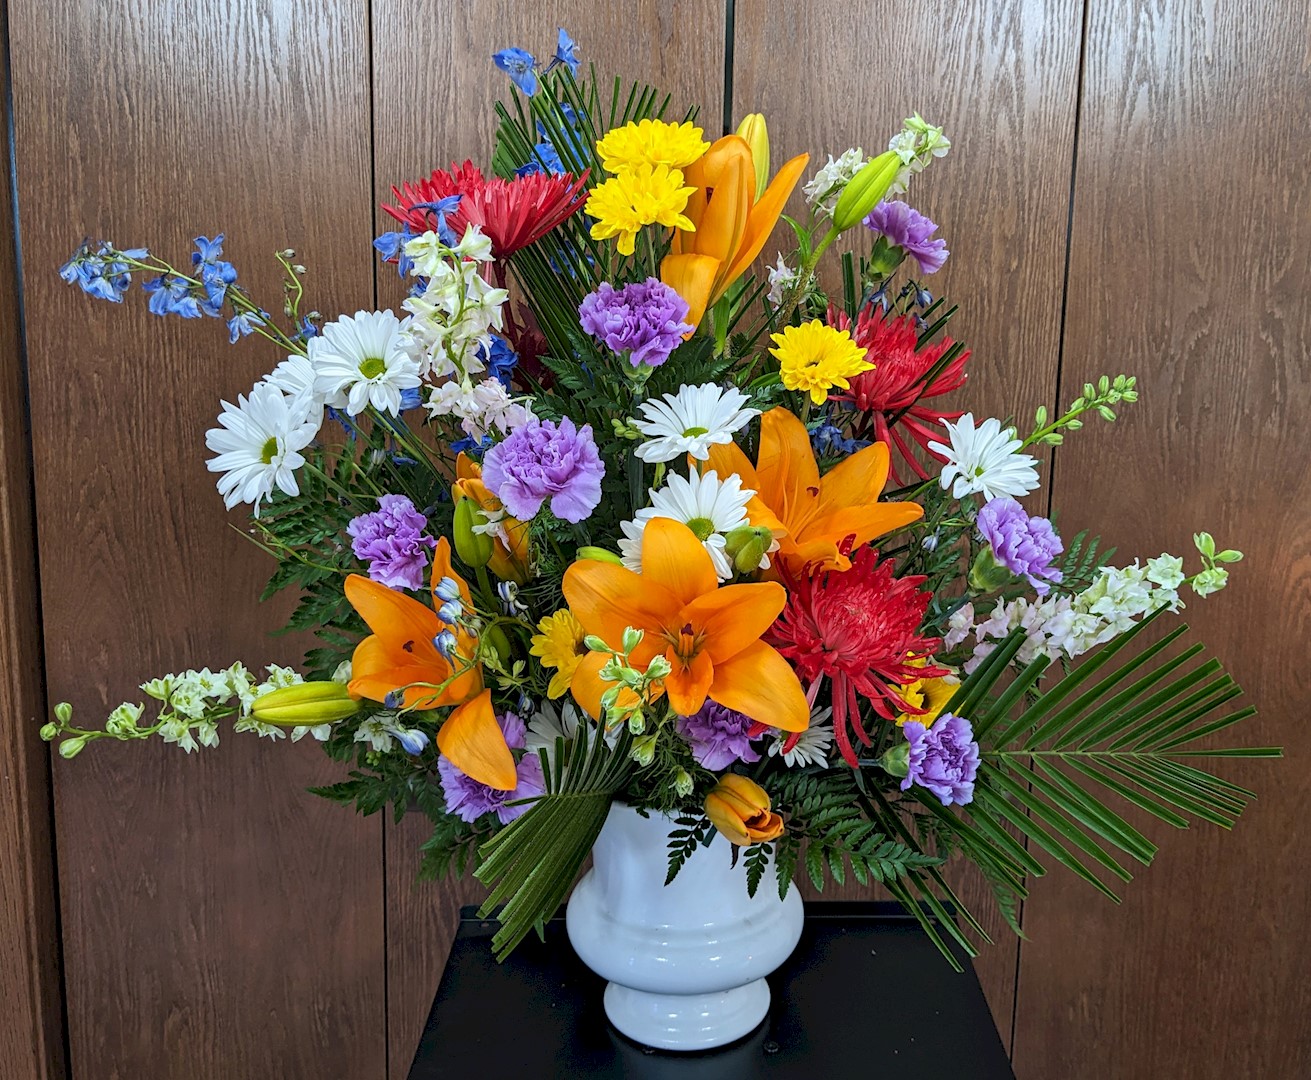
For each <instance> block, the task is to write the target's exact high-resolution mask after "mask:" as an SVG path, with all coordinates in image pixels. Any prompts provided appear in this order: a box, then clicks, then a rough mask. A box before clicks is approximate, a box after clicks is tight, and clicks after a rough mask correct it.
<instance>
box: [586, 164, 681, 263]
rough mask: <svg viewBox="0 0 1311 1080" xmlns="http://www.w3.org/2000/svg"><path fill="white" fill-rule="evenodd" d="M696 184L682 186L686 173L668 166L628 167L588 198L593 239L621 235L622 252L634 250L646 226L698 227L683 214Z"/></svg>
mask: <svg viewBox="0 0 1311 1080" xmlns="http://www.w3.org/2000/svg"><path fill="white" fill-rule="evenodd" d="M695 190H696V188H694V187H684V186H683V174H682V173H681V172H680V171H679V170H678V169H671V168H670V167H669V166H668V165H657V166H655V167H654V168H652V167H651V166H650V165H640V166H638V167H637V168H636V169H625V170H624V171H623V172H622V173H620V174H619V175H618V176H612V177H611V178H610V179H609V180H607V181H606V182H605V183H604V184H598V185H597V186H596V187H595V188H593V189H592V194H591V195H589V196H588V197H587V206H586V208H585V212H586V213H587V215H588V216H589V217H593V218H595V219H596V222H595V224H593V226H592V239H593V240H609V239H610V238H611V237H612V236H617V237H618V238H619V242H618V245H617V246H618V248H619V254H620V255H631V254H632V253H633V242H634V241H635V240H636V239H637V233H638V230H639V229H641V228H642V226H643V225H666V226H669V227H670V228H674V229H687V230H688V231H692V230H694V229H695V228H696V226H695V225H693V224H692V221H691V219H690V218H688V217H686V216H685V215H684V214H683V210H684V209H685V208H686V206H687V199H688V196H689V195H691V194H692V192H694V191H695Z"/></svg>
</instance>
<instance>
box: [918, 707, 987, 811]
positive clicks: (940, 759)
mask: <svg viewBox="0 0 1311 1080" xmlns="http://www.w3.org/2000/svg"><path fill="white" fill-rule="evenodd" d="M901 730H902V732H903V733H904V734H905V736H906V741H907V742H908V743H909V744H910V760H909V766H910V772H909V773H907V775H906V778H905V779H904V780H903V781H902V782H901V790H902V791H906V790H907V789H909V787H910V786H911V784H918V785H919V786H920V787H922V788H928V790H929V791H931V792H933V794H934V795H936V796H937V797H938V798H939V799H941V800H942V805H943V806H950V805H951V804H952V803H956V804H957V805H959V806H964V805H965V804H966V803H968V802H971V801H973V799H974V778H975V776H977V775H978V772H979V744H978V743H976V742H975V741H974V729H973V728H972V727H970V722H969V721H968V720H965V719H963V718H961V717H959V716H953V715H952V714H951V713H943V714H942V715H941V716H939V717H938V719H937V720H936V721H934V723H933V726H932V727H930V728H926V727H925V726H924V725H923V724H921V723H918V722H917V721H915V720H907V721H906V723H905V724H904V725H902V728H901Z"/></svg>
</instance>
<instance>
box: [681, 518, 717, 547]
mask: <svg viewBox="0 0 1311 1080" xmlns="http://www.w3.org/2000/svg"><path fill="white" fill-rule="evenodd" d="M686 524H687V527H688V528H689V529H691V530H692V531H693V532H694V533H695V534H696V538H697V539H698V540H700V541H701V542H702V543H705V541H706V540H707V539H709V537H710V535H711V534H712V533H713V532H714V531H715V523H714V522H713V521H711V520H710V519H709V518H703V517H694V518H692V519H691V520H690V521H688V522H687V523H686Z"/></svg>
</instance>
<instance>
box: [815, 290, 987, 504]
mask: <svg viewBox="0 0 1311 1080" xmlns="http://www.w3.org/2000/svg"><path fill="white" fill-rule="evenodd" d="M828 321H829V323H830V324H831V325H833V326H836V327H837V328H838V329H839V330H850V331H851V336H852V338H853V339H854V340H855V342H856V344H857V345H859V346H861V347H862V348H863V349H864V350H865V359H866V360H868V361H870V363H872V364H873V365H874V368H873V370H872V371H865V372H862V373H861V374H859V375H856V376H855V377H853V378H852V379H851V389H850V390H845V391H843V392H842V393H840V394H833V395H831V397H830V400H837V401H847V402H850V403H851V404H852V405H854V406H855V407H856V409H857V410H858V411H859V412H861V413H864V414H865V415H864V417H862V418H861V419H859V420H858V421H857V426H856V430H855V431H854V432H853V434H854V436H855V437H856V438H866V439H877V440H878V441H879V442H882V443H887V444H888V448H889V449H892V448H893V447H895V448H896V450H897V451H898V453H900V455H901V457H902V458H904V459H905V461H906V462H907V464H909V465H910V467H911V469H912V470H913V471H914V473H915V475H916V476H918V477H919V478H920V479H921V480H927V479H928V478H929V474H928V473H927V472H925V471H924V466H923V465H921V464H920V463H919V461H918V460H917V459H916V457H915V455H914V452H913V451H912V449H911V446H910V444H909V443H908V442H907V440H906V436H907V435H909V436H910V437H911V438H912V439H914V440H915V442H917V443H919V445H920V447H921V448H922V449H923V450H924V452H925V453H927V454H928V455H929V456H930V457H933V458H937V459H938V460H939V461H941V460H943V458H942V457H941V456H940V455H938V454H935V453H933V451H932V450H930V449H929V447H928V443H929V441H930V440H931V439H941V438H942V435H941V433H940V432H938V431H934V430H933V428H935V427H937V428H941V427H942V426H943V421H944V420H955V419H956V418H957V417H958V416H960V415H961V414H960V412H959V411H957V412H942V411H940V410H938V409H935V408H933V407H932V406H930V405H927V404H925V399H927V398H933V397H938V396H939V395H940V394H946V393H949V392H950V391H952V390H955V389H956V388H957V387H959V386H960V385H961V384H962V383H963V382H964V381H965V362H966V361H967V360H969V358H970V352H969V350H968V349H965V350H963V351H962V352H961V353H960V354H959V355H958V356H956V358H955V359H953V360H952V361H951V362H950V363H948V364H947V365H946V367H944V368H943V369H942V370H941V371H939V372H938V373H937V374H936V375H935V376H934V377H933V378H932V379H931V380H930V381H929V382H928V384H927V385H925V384H924V382H923V379H924V377H925V376H926V375H928V373H929V372H930V371H931V370H932V369H933V366H934V365H935V364H936V363H937V362H938V361H939V360H941V359H942V357H943V354H944V353H946V352H947V350H948V349H950V348H951V347H952V345H953V344H954V342H953V341H952V340H951V338H943V339H942V340H941V341H938V342H935V343H934V344H932V345H929V346H926V347H925V348H923V349H920V350H919V351H918V352H917V351H916V349H915V345H916V342H917V340H918V337H919V332H918V331H917V330H916V328H915V320H914V319H913V318H912V317H911V316H910V315H902V316H889V315H886V314H884V312H883V311H882V310H881V309H880V308H879V307H877V306H876V305H874V304H871V305H869V306H868V307H866V308H865V310H864V311H862V312H861V313H860V317H859V318H858V319H857V320H856V325H855V327H854V328H852V326H851V320H850V319H849V318H848V317H847V315H846V313H845V312H835V311H834V309H833V308H831V307H830V308H829V318H828ZM891 473H892V482H893V483H894V484H901V483H902V482H903V481H902V478H901V477H900V476H898V475H897V465H896V455H893V462H892V468H891Z"/></svg>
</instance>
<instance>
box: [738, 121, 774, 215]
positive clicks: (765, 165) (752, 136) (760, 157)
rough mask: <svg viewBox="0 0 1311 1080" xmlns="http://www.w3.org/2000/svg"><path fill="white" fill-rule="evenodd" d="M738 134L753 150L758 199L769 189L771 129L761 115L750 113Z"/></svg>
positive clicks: (752, 156) (752, 158)
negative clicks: (766, 125)
mask: <svg viewBox="0 0 1311 1080" xmlns="http://www.w3.org/2000/svg"><path fill="white" fill-rule="evenodd" d="M737 133H738V135H739V136H741V137H742V139H743V140H744V141H745V142H746V144H747V146H749V147H750V148H751V161H752V164H754V165H755V167H756V198H757V199H759V198H760V197H761V196H762V195H764V194H765V188H767V187H769V129H768V128H766V127H765V118H764V116H762V115H761V114H760V113H748V114H747V115H746V117H745V118H744V119H743V120H742V123H741V124H739V125H738V128H737Z"/></svg>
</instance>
